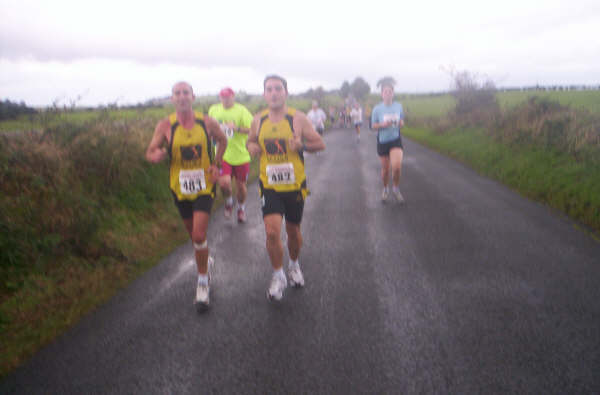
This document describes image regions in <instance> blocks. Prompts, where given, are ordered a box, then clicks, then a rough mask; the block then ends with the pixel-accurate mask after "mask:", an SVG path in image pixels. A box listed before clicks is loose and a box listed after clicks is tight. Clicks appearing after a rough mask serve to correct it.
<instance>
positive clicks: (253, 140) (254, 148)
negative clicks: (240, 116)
mask: <svg viewBox="0 0 600 395" xmlns="http://www.w3.org/2000/svg"><path fill="white" fill-rule="evenodd" d="M259 123H260V115H259V114H256V116H255V117H254V119H253V120H252V125H250V133H249V134H248V141H247V142H246V149H247V150H248V152H249V153H250V155H251V156H252V157H255V156H259V155H260V153H261V149H260V145H259V144H258V125H259Z"/></svg>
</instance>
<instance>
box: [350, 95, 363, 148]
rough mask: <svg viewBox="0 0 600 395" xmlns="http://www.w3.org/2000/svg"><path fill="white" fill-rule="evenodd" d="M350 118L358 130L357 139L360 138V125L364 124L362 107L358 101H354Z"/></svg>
mask: <svg viewBox="0 0 600 395" xmlns="http://www.w3.org/2000/svg"><path fill="white" fill-rule="evenodd" d="M350 118H352V124H353V125H354V129H355V130H356V141H359V140H360V127H361V125H362V109H361V108H360V105H359V104H358V103H354V107H353V108H352V111H350Z"/></svg>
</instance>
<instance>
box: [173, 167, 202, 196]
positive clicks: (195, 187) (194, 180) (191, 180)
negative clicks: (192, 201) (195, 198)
mask: <svg viewBox="0 0 600 395" xmlns="http://www.w3.org/2000/svg"><path fill="white" fill-rule="evenodd" d="M179 187H180V189H181V194H182V195H193V194H195V193H197V192H200V191H201V190H203V189H206V179H205V178H204V170H203V169H197V170H180V171H179Z"/></svg>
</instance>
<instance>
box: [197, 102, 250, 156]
mask: <svg viewBox="0 0 600 395" xmlns="http://www.w3.org/2000/svg"><path fill="white" fill-rule="evenodd" d="M208 116H209V117H211V118H214V119H215V120H217V121H218V122H219V124H221V129H222V130H223V132H224V133H225V135H226V136H227V149H226V150H225V154H224V155H223V160H225V161H226V162H227V163H229V164H230V165H232V166H238V165H242V164H244V163H248V162H250V154H249V153H248V150H247V149H246V141H247V140H248V135H247V134H245V133H238V132H236V131H234V130H232V129H228V128H226V127H225V125H224V124H225V123H226V122H233V123H234V124H235V126H236V127H238V128H239V127H243V128H250V125H251V124H252V114H250V111H248V109H246V107H244V106H243V105H241V104H239V103H233V106H231V107H229V108H225V107H223V104H222V103H217V104H213V105H212V106H211V107H210V108H209V110H208Z"/></svg>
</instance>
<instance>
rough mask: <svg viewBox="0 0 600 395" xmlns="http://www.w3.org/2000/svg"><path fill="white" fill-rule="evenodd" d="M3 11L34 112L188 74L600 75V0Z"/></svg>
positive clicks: (189, 77) (161, 84) (407, 85)
mask: <svg viewBox="0 0 600 395" xmlns="http://www.w3.org/2000/svg"><path fill="white" fill-rule="evenodd" d="M355 3H357V4H359V6H351V5H350V4H355ZM0 15H1V18H2V23H1V24H0V99H3V100H4V99H9V100H11V101H19V102H20V101H25V103H27V104H28V105H33V106H46V105H50V104H52V103H53V102H54V101H58V103H59V104H69V103H71V102H77V104H78V105H86V106H87V105H94V106H95V105H103V104H109V103H115V102H116V103H118V104H135V103H138V102H143V101H145V100H147V99H150V98H153V97H162V96H166V95H169V93H170V88H171V86H172V84H173V83H174V82H176V81H178V80H186V81H189V82H190V83H191V84H192V86H193V87H194V91H195V92H196V93H197V94H198V93H199V94H215V95H216V93H217V92H218V91H219V89H220V88H222V87H223V86H226V85H229V86H231V87H233V89H234V90H236V91H237V90H244V91H246V92H249V93H262V81H263V78H264V76H265V75H266V74H269V73H278V74H281V75H282V76H284V77H286V78H287V79H288V85H289V89H290V91H291V92H293V93H299V92H303V91H306V90H307V89H308V88H310V87H313V88H316V87H318V86H322V87H323V88H325V89H333V88H339V87H340V86H341V85H342V83H343V82H344V81H345V80H348V81H349V82H352V81H353V80H354V78H356V77H358V76H360V77H363V78H364V79H365V80H366V81H367V82H368V83H369V84H370V85H371V89H372V90H373V89H374V88H375V83H376V82H377V80H378V79H380V78H381V77H383V76H386V75H390V76H393V77H394V78H395V79H396V80H397V81H398V85H397V88H396V90H397V91H401V92H428V91H442V90H446V89H448V88H449V87H450V84H451V79H450V77H449V75H448V73H447V72H446V71H444V69H446V70H447V69H450V68H454V69H456V70H468V71H470V72H472V73H476V74H478V75H480V76H486V77H487V78H489V79H491V80H492V81H494V82H495V83H496V85H497V86H522V85H535V84H541V85H550V84H588V85H591V84H594V85H598V84H599V83H600V38H599V37H600V1H599V0H560V1H557V0H546V1H544V2H540V1H538V0H535V1H534V0H504V1H495V2H489V3H488V2H487V1H480V0H476V1H475V0H474V1H468V0H455V1H426V0H421V1H412V2H406V1H392V0H386V1H381V0H369V1H362V2H352V1H345V2H337V1H333V2H329V1H323V0H319V1H317V0H301V1H299V2H295V3H294V2H290V1H283V0H279V1H271V0H246V1H238V0H229V1H228V0H215V1H203V0H196V1H193V2H192V1H186V0H180V1H173V2H167V1H156V2H155V1H152V0H145V1H128V0H119V1H115V0H102V1H82V0H78V1H67V0H51V1H46V0H14V1H13V0H0Z"/></svg>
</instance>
